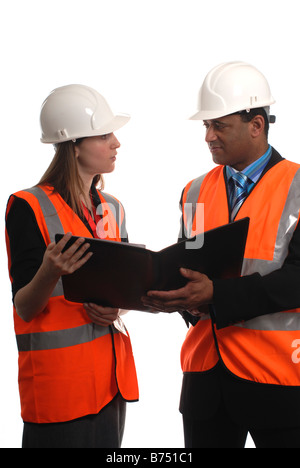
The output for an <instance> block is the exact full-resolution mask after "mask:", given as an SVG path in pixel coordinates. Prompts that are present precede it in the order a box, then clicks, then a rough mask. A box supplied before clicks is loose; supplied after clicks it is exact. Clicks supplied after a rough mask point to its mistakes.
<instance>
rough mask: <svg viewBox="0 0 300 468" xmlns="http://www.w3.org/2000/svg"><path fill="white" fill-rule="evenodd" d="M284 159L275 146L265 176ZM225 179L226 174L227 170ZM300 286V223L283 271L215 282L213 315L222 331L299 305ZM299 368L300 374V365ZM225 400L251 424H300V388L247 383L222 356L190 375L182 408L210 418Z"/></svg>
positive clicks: (240, 418) (238, 416)
mask: <svg viewBox="0 0 300 468" xmlns="http://www.w3.org/2000/svg"><path fill="white" fill-rule="evenodd" d="M282 160H283V158H282V157H281V156H280V155H279V153H277V151H276V150H274V149H273V153H272V156H271V159H270V161H269V163H268V165H267V167H266V168H265V170H264V172H263V173H262V176H261V179H262V178H263V176H264V174H265V173H266V172H267V171H269V170H270V169H271V168H272V167H273V166H274V165H276V164H278V163H279V162H280V161H282ZM224 177H226V175H225V171H224ZM262 183H263V181H262ZM279 190H280V188H279ZM182 232H184V230H183V229H182ZM299 285H300V226H299V225H298V226H297V228H296V230H295V232H294V235H293V238H292V240H291V242H290V246H289V254H288V257H287V258H286V260H285V263H284V265H283V267H282V268H281V269H280V270H277V271H274V272H272V273H271V274H269V275H267V276H264V277H262V276H261V275H260V274H259V273H256V274H253V275H250V276H245V277H242V278H236V279H229V280H215V281H214V303H213V307H212V310H211V314H212V318H213V320H214V322H215V323H216V326H217V328H218V329H220V328H225V327H227V326H229V325H232V324H234V323H237V322H240V321H242V320H250V319H252V318H254V317H258V316H260V315H266V314H272V313H275V312H280V311H283V310H289V309H294V308H299V307H300V287H299ZM245 298H247V300H245ZM184 318H185V320H186V321H190V322H191V323H192V324H195V323H196V321H197V319H195V317H193V316H191V315H190V314H188V313H186V312H185V313H184ZM291 353H292V350H291ZM295 365H297V364H295ZM298 366H299V372H300V364H298ZM221 398H222V399H223V401H225V403H226V405H227V406H228V408H229V410H230V413H231V414H232V415H233V417H234V418H235V419H236V420H237V422H239V423H243V422H245V421H248V422H249V424H252V425H256V426H268V425H271V426H274V425H289V426H300V387H281V386H277V385H266V384H258V383H254V382H247V381H244V380H242V379H240V378H238V377H236V376H234V375H233V374H231V373H230V371H228V370H227V369H226V367H225V365H224V364H223V362H222V360H221V358H220V361H219V364H218V365H217V367H216V368H215V369H212V370H211V371H209V372H206V373H194V374H191V373H190V374H189V373H187V374H185V375H184V378H183V387H182V395H181V403H180V410H181V412H182V413H184V414H185V415H190V416H194V417H195V415H197V417H199V418H204V419H205V418H207V417H209V415H211V414H212V413H213V412H214V411H216V409H217V408H218V405H219V403H220V401H221Z"/></svg>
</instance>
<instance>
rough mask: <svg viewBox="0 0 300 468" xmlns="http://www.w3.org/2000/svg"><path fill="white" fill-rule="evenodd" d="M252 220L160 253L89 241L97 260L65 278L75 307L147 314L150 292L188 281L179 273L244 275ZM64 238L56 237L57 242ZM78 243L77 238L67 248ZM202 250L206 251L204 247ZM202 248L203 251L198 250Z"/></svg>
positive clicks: (66, 293)
mask: <svg viewBox="0 0 300 468" xmlns="http://www.w3.org/2000/svg"><path fill="white" fill-rule="evenodd" d="M248 228H249V218H244V219H242V220H240V221H236V222H234V223H230V224H226V225H225V226H221V227H219V228H216V229H213V230H211V231H207V232H205V233H204V237H203V234H202V235H200V236H197V237H194V238H192V239H189V240H187V241H182V242H178V243H177V244H174V245H171V246H169V247H167V248H165V249H163V250H161V251H159V252H154V251H151V250H148V249H146V248H142V247H138V246H135V245H131V244H126V243H122V242H113V241H106V240H99V239H90V238H87V239H86V241H87V242H88V243H89V244H90V245H91V247H90V249H89V250H88V252H90V251H92V252H93V256H92V257H91V258H90V260H88V262H87V263H86V264H85V265H84V266H83V267H81V268H80V269H79V270H77V271H76V272H75V273H72V274H71V275H66V276H63V277H62V281H63V288H64V295H65V298H66V299H67V300H68V301H71V302H79V303H84V302H92V303H95V304H99V305H102V306H108V307H116V308H121V309H131V310H141V311H146V310H147V309H146V308H145V307H144V306H143V304H142V302H141V297H142V296H145V295H146V294H147V291H150V290H160V291H164V290H165V291H169V290H173V289H179V288H181V287H183V286H184V285H185V284H186V283H187V280H186V279H185V278H184V277H183V276H182V275H181V274H180V271H179V269H180V268H181V267H182V268H188V269H190V270H195V271H199V272H200V273H205V274H206V275H207V276H208V277H209V278H210V279H218V278H219V279H221V278H224V279H225V278H235V277H239V276H240V274H241V268H242V263H243V257H244V250H245V244H246V239H247V233H248ZM62 237H63V236H62V235H61V234H57V235H56V242H58V241H59V240H60V239H61V238H62ZM76 239H78V237H75V236H73V237H72V238H71V239H70V241H69V243H68V244H67V246H66V248H68V247H69V246H70V245H71V244H72V243H73V242H75V240H76ZM202 244H203V245H202ZM200 245H202V247H201V248H196V247H199V246H200Z"/></svg>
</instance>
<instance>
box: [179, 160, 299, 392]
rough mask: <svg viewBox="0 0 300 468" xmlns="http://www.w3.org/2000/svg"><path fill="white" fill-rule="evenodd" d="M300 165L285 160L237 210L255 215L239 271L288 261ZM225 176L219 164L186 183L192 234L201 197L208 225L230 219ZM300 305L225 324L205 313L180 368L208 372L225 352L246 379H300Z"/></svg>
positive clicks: (187, 221)
mask: <svg viewBox="0 0 300 468" xmlns="http://www.w3.org/2000/svg"><path fill="white" fill-rule="evenodd" d="M299 169H300V165H298V164H295V163H292V162H289V161H286V160H282V161H280V162H279V163H278V164H276V165H275V166H273V167H272V168H271V169H270V170H269V171H268V172H266V173H265V175H264V176H263V177H262V179H261V180H260V181H259V182H258V183H257V185H256V186H255V187H254V189H253V190H252V192H251V193H250V194H249V196H248V198H247V199H246V200H245V202H244V204H243V205H242V207H241V209H240V211H239V212H238V214H237V216H236V218H235V220H238V219H242V218H244V217H249V218H250V227H249V233H248V238H247V243H246V250H245V255H244V261H243V268H242V276H244V275H251V274H253V273H257V272H258V273H260V274H261V275H262V276H265V275H267V274H269V273H271V272H273V271H275V270H277V269H280V268H281V267H282V266H283V263H284V261H285V259H286V257H287V254H288V249H289V243H290V241H291V238H292V236H293V233H294V231H295V229H296V226H297V224H298V221H299V209H300V170H299ZM225 177H226V176H225V173H224V166H218V167H216V168H215V169H213V170H212V171H211V172H209V173H208V174H207V175H205V176H202V177H200V178H198V179H195V180H193V181H192V182H190V183H189V184H188V185H187V186H186V188H185V190H184V193H183V198H182V208H183V221H184V226H185V229H186V232H187V237H192V236H194V235H196V234H199V233H200V232H197V229H198V228H197V220H196V218H197V209H199V210H203V205H197V204H203V203H204V213H205V215H204V231H206V230H209V229H213V228H216V227H218V226H221V225H224V224H227V223H228V222H229V219H230V212H229V206H228V198H227V190H226V182H225ZM188 207H189V209H187V208H188ZM191 207H192V210H191ZM189 213H193V216H192V215H189ZM199 224H201V223H198V225H199ZM204 242H205V236H204ZM299 281H300V279H299ZM299 284H300V283H299ZM245 300H246V298H245ZM299 312H300V309H297V310H288V311H285V312H279V313H274V314H270V315H264V316H260V317H257V318H255V319H252V320H249V321H245V322H241V323H236V324H235V325H233V326H228V327H226V328H223V329H220V330H217V329H216V326H215V324H214V323H213V322H212V320H211V317H210V315H206V316H204V317H203V318H202V319H201V320H199V321H198V323H197V324H196V326H194V327H191V328H190V330H189V332H188V334H187V337H186V340H185V342H184V344H183V347H182V352H181V362H182V369H183V371H184V372H204V371H207V370H209V369H212V368H213V367H214V366H215V365H216V364H217V362H218V361H219V359H222V361H223V363H224V364H225V366H226V367H227V369H229V371H231V372H232V373H233V374H234V375H236V376H238V377H240V378H242V379H246V380H249V381H253V382H259V383H264V384H275V385H287V386H299V385H300V369H299V360H295V359H294V355H295V348H297V346H298V347H299V346H300V314H299Z"/></svg>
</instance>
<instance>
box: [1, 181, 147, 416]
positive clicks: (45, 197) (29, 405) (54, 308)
mask: <svg viewBox="0 0 300 468" xmlns="http://www.w3.org/2000/svg"><path fill="white" fill-rule="evenodd" d="M99 196H100V200H101V205H102V206H101V209H102V215H103V227H104V231H105V232H106V234H107V239H110V240H114V241H119V242H120V241H121V238H122V231H124V230H125V224H124V211H123V207H122V205H121V204H120V203H119V202H118V201H117V200H116V199H115V198H114V197H112V196H110V195H108V194H104V193H103V192H99ZM16 198H22V199H23V200H25V201H26V202H27V203H28V204H29V205H30V207H31V209H32V210H33V212H34V215H35V218H36V221H37V224H38V226H39V229H40V231H41V233H42V236H43V238H44V240H45V243H46V245H49V244H50V243H51V242H53V241H54V238H55V234H57V233H60V234H64V233H67V232H72V233H73V234H74V235H76V236H79V237H92V236H91V233H90V231H89V230H88V229H87V228H86V226H85V225H84V223H83V222H82V221H81V219H80V218H79V217H78V216H77V215H76V214H75V213H74V212H73V210H72V209H71V208H70V207H69V206H68V205H67V204H66V203H65V202H64V200H63V199H62V198H61V197H60V195H59V194H57V193H53V190H52V189H51V187H41V186H38V187H34V188H32V189H29V190H24V191H20V192H18V193H15V194H14V195H12V196H11V197H10V199H9V201H8V206H7V214H8V212H9V210H10V208H11V206H12V204H13V203H14V200H15V199H16ZM20 229H22V226H20ZM6 234H7V233H6ZM6 240H7V251H8V259H9V270H10V265H11V262H10V245H9V238H8V235H6ZM99 268H101V265H99ZM116 287H118V285H116ZM14 324H15V332H16V337H17V344H18V350H19V390H20V399H21V415H22V418H23V420H24V421H26V422H34V423H54V422H62V421H70V420H72V419H76V418H79V417H82V416H85V415H88V414H97V413H98V412H99V411H100V410H101V409H102V408H103V407H104V406H106V405H107V404H108V403H109V402H110V401H111V400H112V399H113V398H114V397H115V395H116V394H117V392H118V391H119V392H120V393H121V395H122V396H123V398H124V399H125V400H127V401H136V400H138V384H137V377H136V369H135V364H134V358H133V353H132V348H131V342H130V338H129V336H128V334H125V333H121V332H120V331H118V329H117V328H115V326H114V325H112V326H109V327H100V326H98V325H96V324H94V323H92V322H91V320H90V319H89V318H88V316H87V314H86V312H85V310H84V308H83V305H82V304H76V303H71V302H68V301H66V300H65V298H64V295H63V288H62V282H61V280H60V281H59V282H58V284H57V286H56V288H55V290H54V291H53V294H52V297H51V298H50V300H49V302H48V305H47V307H46V308H45V310H44V311H43V312H42V313H41V314H40V315H38V316H37V317H36V318H35V319H33V320H32V321H31V322H29V323H27V322H25V321H24V320H22V319H21V318H20V317H19V316H18V315H17V313H16V310H15V308H14Z"/></svg>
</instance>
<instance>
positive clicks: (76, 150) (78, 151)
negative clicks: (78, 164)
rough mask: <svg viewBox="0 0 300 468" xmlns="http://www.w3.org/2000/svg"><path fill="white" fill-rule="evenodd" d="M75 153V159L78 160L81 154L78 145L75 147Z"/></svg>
mask: <svg viewBox="0 0 300 468" xmlns="http://www.w3.org/2000/svg"><path fill="white" fill-rule="evenodd" d="M74 152H75V158H76V159H78V158H79V154H80V150H79V147H78V146H77V145H75V146H74Z"/></svg>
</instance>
